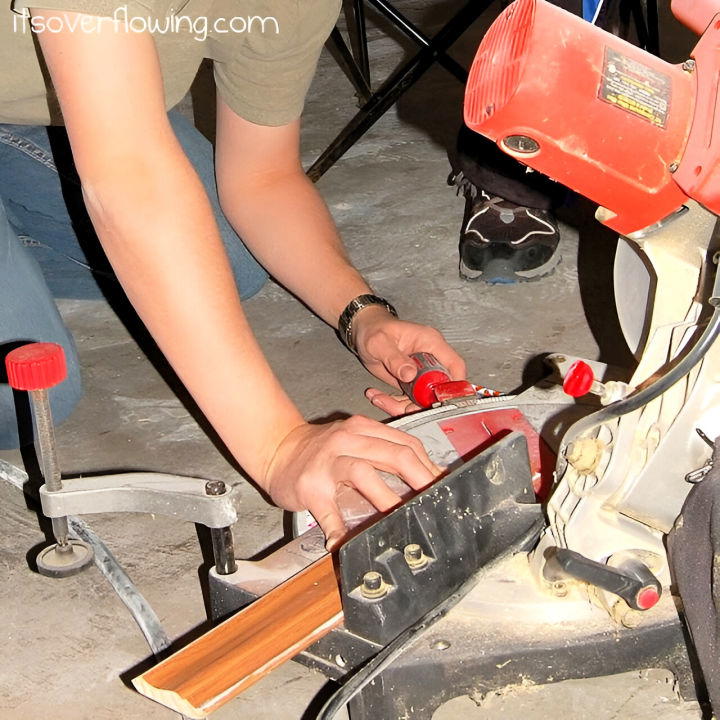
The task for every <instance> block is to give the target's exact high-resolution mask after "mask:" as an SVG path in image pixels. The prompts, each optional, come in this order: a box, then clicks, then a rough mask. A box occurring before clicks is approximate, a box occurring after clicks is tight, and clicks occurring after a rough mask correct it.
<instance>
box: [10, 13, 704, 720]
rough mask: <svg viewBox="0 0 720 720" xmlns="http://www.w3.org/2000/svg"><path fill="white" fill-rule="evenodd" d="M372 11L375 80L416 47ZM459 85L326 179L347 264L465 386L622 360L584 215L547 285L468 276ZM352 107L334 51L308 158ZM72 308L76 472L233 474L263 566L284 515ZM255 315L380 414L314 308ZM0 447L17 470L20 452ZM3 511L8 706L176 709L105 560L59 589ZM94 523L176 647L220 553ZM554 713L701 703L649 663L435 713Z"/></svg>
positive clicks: (323, 377)
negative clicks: (149, 687) (157, 692)
mask: <svg viewBox="0 0 720 720" xmlns="http://www.w3.org/2000/svg"><path fill="white" fill-rule="evenodd" d="M399 4H400V5H401V6H402V7H403V9H405V10H407V11H408V12H409V13H410V15H411V17H413V18H414V19H416V20H417V21H418V22H419V23H420V24H421V25H422V26H423V27H426V28H429V29H431V28H433V27H436V26H437V24H438V23H439V22H441V21H442V20H443V18H445V17H446V16H447V14H448V12H449V9H450V8H449V7H447V6H448V5H453V3H443V2H439V0H434V1H433V0H405V1H404V2H401V3H399ZM370 20H371V22H372V27H371V31H370V41H371V42H370V53H371V57H372V61H373V71H374V74H375V80H376V81H377V80H378V79H380V78H382V77H384V75H385V73H386V72H387V71H388V70H389V69H390V68H392V67H394V66H395V65H396V63H397V62H398V61H399V60H400V59H401V58H402V56H403V54H404V53H405V52H407V51H408V50H409V48H408V46H407V45H406V44H405V43H404V42H400V43H398V42H396V40H397V38H396V37H394V38H388V37H387V36H386V35H385V33H384V29H385V28H384V26H383V24H382V22H381V21H379V20H378V19H377V18H375V17H374V16H372V15H371V16H370ZM480 24H482V23H480ZM479 33H480V27H476V28H473V29H472V30H471V31H470V32H469V33H468V34H467V36H466V37H465V38H464V39H463V41H462V42H461V43H460V45H459V47H458V48H457V49H456V50H455V54H456V55H457V56H458V57H459V58H460V59H462V60H463V61H467V60H468V59H469V57H471V54H472V50H473V48H474V47H475V46H476V44H477V42H478V38H479ZM681 37H682V36H680V35H678V36H674V42H677V43H680V44H682V41H681V40H680V39H679V38H681ZM210 96H211V94H210V90H209V88H208V76H207V72H204V74H203V75H202V76H201V78H200V80H199V82H198V83H197V85H196V88H195V92H194V99H195V108H196V111H199V112H198V113H197V114H198V118H199V125H200V126H201V127H209V126H210V125H211V123H210V119H209V114H208V113H207V112H206V111H205V110H204V109H203V105H202V103H203V98H208V97H210ZM461 96H462V88H461V86H460V85H459V84H458V83H457V82H456V81H455V80H453V79H452V78H450V76H448V75H447V74H445V73H444V71H442V70H439V69H434V70H432V71H431V72H430V73H429V74H428V75H427V76H426V77H425V78H423V80H422V81H421V82H420V83H419V84H418V85H417V86H416V87H415V88H413V89H412V90H411V91H410V92H409V93H408V94H407V95H406V96H405V97H404V98H403V99H402V100H401V101H400V103H399V104H398V106H397V107H394V108H392V109H391V110H390V111H389V112H388V113H387V115H386V116H385V117H384V118H383V119H382V120H381V121H380V122H379V123H378V124H377V126H376V127H375V128H374V129H373V130H372V131H371V132H370V133H368V135H367V136H366V137H365V138H364V139H363V141H362V142H360V143H358V144H357V145H356V146H355V147H354V148H353V149H351V150H350V151H349V152H348V153H347V155H346V156H345V158H344V159H343V160H342V161H341V162H340V163H338V165H337V166H336V167H335V168H333V169H332V170H331V171H330V172H329V173H328V174H327V175H326V176H325V177H324V178H323V179H322V180H321V181H320V183H319V188H320V190H321V192H322V193H323V195H324V197H325V199H326V201H327V203H328V205H329V206H330V208H331V210H332V213H333V215H334V216H335V218H336V221H337V223H338V225H339V227H340V229H341V231H342V234H343V237H344V238H345V241H346V243H347V245H348V247H349V250H350V253H351V255H352V258H353V260H354V261H355V263H356V264H357V266H358V267H359V268H361V269H362V271H363V272H364V273H365V275H366V277H367V278H368V280H369V281H370V283H371V284H372V285H373V286H374V287H375V288H376V289H377V290H378V292H380V293H381V294H383V295H385V296H386V297H388V298H391V299H392V300H393V301H394V302H395V304H396V305H397V307H398V309H399V311H400V313H401V315H402V316H403V317H405V318H408V319H412V320H417V321H422V322H427V323H430V324H434V325H435V326H437V327H438V328H439V329H440V330H441V331H442V332H443V333H445V335H446V337H447V338H448V339H449V340H450V341H451V342H452V343H453V344H454V345H455V346H456V348H457V349H458V350H459V351H460V352H461V353H462V354H463V355H464V356H465V358H466V359H467V362H468V368H469V372H470V378H472V379H474V380H476V381H478V382H482V383H485V384H487V385H490V386H495V387H498V388H501V389H508V390H509V389H512V388H514V387H517V386H518V385H520V384H521V383H522V382H528V381H530V380H532V379H533V378H534V377H537V373H538V370H537V362H536V361H535V358H537V356H538V355H540V354H542V353H545V352H550V351H560V350H562V351H567V352H571V353H572V354H574V355H581V356H587V357H590V358H598V359H602V360H605V361H609V362H613V363H624V362H627V361H628V356H627V352H626V350H625V349H624V347H623V345H622V341H620V340H619V339H618V334H617V329H616V326H615V321H614V316H613V311H612V296H611V290H610V289H609V288H610V286H609V279H610V268H611V262H612V255H613V249H614V242H613V239H612V235H610V234H608V233H603V232H601V231H599V230H598V228H596V227H594V226H593V224H592V221H590V220H588V221H587V222H586V223H583V224H581V228H580V239H578V233H577V231H574V230H570V229H569V228H564V235H563V245H564V249H563V262H562V264H561V265H560V266H559V267H558V269H557V271H556V272H555V273H554V275H552V276H551V277H548V278H546V279H544V280H542V281H540V282H536V283H532V284H527V285H517V286H497V287H487V286H484V285H481V284H472V283H466V282H463V281H461V280H460V279H459V278H458V275H457V237H458V230H459V224H460V219H461V215H462V205H463V204H462V201H461V200H459V199H457V198H456V197H455V195H454V193H453V192H452V190H451V189H450V188H448V187H446V185H445V178H446V176H447V173H448V164H447V160H446V155H445V148H446V147H447V146H448V145H449V143H451V142H452V140H453V136H454V133H455V130H456V128H457V126H458V123H459V119H460V102H461ZM353 103H354V97H353V93H352V89H351V87H350V84H349V83H348V82H347V81H346V79H345V78H344V76H343V75H342V74H341V73H340V72H339V71H338V69H337V66H336V64H335V62H334V61H333V60H332V58H331V57H330V56H329V55H328V54H327V53H324V54H323V57H322V59H321V63H320V68H319V71H318V75H317V77H316V79H315V82H314V85H313V87H312V90H311V92H310V97H309V100H308V105H307V111H306V116H305V130H304V133H303V157H304V159H305V161H306V162H307V163H309V162H310V161H312V159H314V158H315V157H316V156H317V154H318V153H319V152H320V151H321V150H322V148H323V147H324V146H325V145H326V144H327V143H328V142H329V140H330V139H331V138H332V137H333V136H334V134H335V132H337V131H338V130H339V129H340V128H341V127H342V126H343V124H344V123H345V122H346V121H347V120H348V119H349V117H350V115H351V113H352V112H353V108H354V105H353ZM186 106H187V103H186ZM580 209H582V208H580ZM578 210H579V209H578V208H575V211H576V212H575V214H576V215H577V214H578V212H577V211H578ZM60 305H61V310H62V313H63V315H64V317H65V319H66V321H67V323H68V325H69V327H70V328H71V329H72V330H73V332H74V334H75V337H76V340H77V343H78V346H79V350H80V357H81V361H82V364H83V369H84V379H85V384H86V394H85V397H84V399H83V400H82V403H81V405H80V406H79V408H78V409H77V411H76V412H75V414H74V415H73V416H72V418H70V420H68V421H67V422H66V423H64V424H63V425H62V426H61V427H60V428H58V445H59V449H60V456H61V462H62V467H63V470H64V472H65V473H66V474H68V475H72V474H78V473H97V472H101V471H110V470H112V471H120V470H127V469H146V470H156V471H162V472H176V473H180V474H185V475H198V476H201V477H204V478H208V479H211V478H218V479H223V480H225V481H227V482H230V483H233V484H237V485H238V486H239V497H240V501H239V502H240V512H241V518H242V519H241V521H240V522H239V523H238V525H237V528H236V533H235V537H236V548H237V554H238V556H239V557H243V558H249V557H252V556H253V555H255V554H257V553H259V552H261V551H262V550H263V549H264V548H266V547H268V546H269V545H271V544H272V543H274V542H276V541H278V540H280V539H281V538H282V534H283V531H282V513H281V512H280V511H279V510H278V509H276V508H273V507H270V506H268V505H267V504H266V503H265V502H264V501H263V499H262V498H261V497H260V496H259V495H258V494H257V492H255V490H254V489H253V488H252V487H251V486H250V485H249V484H248V483H247V482H246V481H244V480H243V478H242V477H241V476H240V475H239V474H238V473H237V471H236V469H235V468H234V467H233V466H232V464H231V463H229V462H228V460H227V458H226V456H225V455H224V454H223V452H222V451H221V450H220V449H219V448H218V447H217V446H216V444H215V443H214V442H213V440H212V438H211V437H209V436H208V434H206V431H205V430H204V429H203V424H202V422H200V423H199V422H198V419H197V418H198V414H197V412H196V411H195V409H194V408H193V407H192V404H191V403H189V402H188V401H187V398H186V396H184V395H183V394H182V393H181V392H180V393H178V392H176V390H177V388H176V385H175V384H174V383H173V382H172V381H170V382H168V381H167V380H166V378H167V372H166V370H165V368H163V366H162V364H161V363H160V362H158V359H157V355H156V353H154V352H153V350H152V347H151V345H150V344H149V343H148V342H147V339H146V338H143V337H142V335H141V334H138V333H137V332H135V331H129V330H128V329H127V327H126V325H124V324H123V323H122V322H121V321H120V320H119V319H118V317H117V315H116V314H115V312H114V311H113V310H112V309H111V308H110V307H109V306H108V305H106V304H104V303H101V302H79V301H73V302H69V301H64V302H62V303H61V304H60ZM246 310H247V313H248V315H249V317H250V319H251V321H252V322H253V326H254V328H255V329H256V332H257V335H258V337H259V339H260V342H261V343H262V345H263V347H264V348H265V350H266V352H267V355H268V357H269V358H270V361H271V362H272V364H273V366H274V367H275V369H276V371H277V373H278V375H279V376H280V378H281V379H282V381H283V382H284V384H285V386H286V387H287V388H288V390H289V392H290V394H291V395H292V397H293V398H294V399H295V400H296V402H297V403H298V405H299V406H300V408H301V409H302V411H303V412H304V413H305V414H306V416H307V417H309V418H319V417H323V416H327V415H332V414H333V413H336V412H350V413H353V412H363V413H367V414H369V415H372V416H374V417H379V416H380V415H379V413H378V412H377V411H376V410H374V409H373V408H372V407H371V406H369V405H368V404H367V403H366V401H365V399H364V397H363V395H362V392H363V390H364V388H365V387H367V386H368V385H370V384H372V382H373V380H372V378H371V377H370V376H369V375H368V373H367V372H366V371H365V370H364V369H363V368H362V367H361V366H360V365H359V364H358V363H357V362H356V361H355V359H354V358H353V357H352V356H351V355H350V354H349V353H348V352H346V351H345V350H344V349H343V347H342V346H341V345H340V344H339V342H338V341H337V340H336V338H335V335H334V333H333V332H332V331H331V330H330V329H328V328H327V327H326V326H325V325H324V324H323V323H322V322H320V321H319V320H317V319H316V318H314V317H313V316H311V315H310V314H309V313H308V312H307V310H306V309H305V308H304V307H303V306H302V305H301V304H300V303H298V302H297V301H296V300H294V299H293V298H291V297H289V296H288V295H287V294H286V293H285V292H284V291H283V290H282V289H280V288H278V287H277V286H275V285H273V284H269V285H268V286H267V287H266V288H265V289H264V290H263V291H262V292H261V293H260V295H259V296H257V297H256V298H254V299H252V300H251V301H249V302H248V303H247V304H246ZM130 326H132V323H130ZM174 387H175V390H173V388H174ZM2 457H3V458H4V459H6V460H9V461H11V462H14V463H16V464H21V463H22V460H21V458H20V456H19V454H18V453H4V454H3V455H2ZM0 503H1V505H2V508H3V512H2V517H3V521H4V522H3V524H4V532H3V533H2V539H0V568H2V583H1V584H0V608H1V609H2V618H3V623H2V628H1V629H0V667H2V668H3V669H4V672H3V673H2V675H1V676H0V717H1V718H3V720H20V719H21V718H22V719H23V720H27V719H29V718H31V719H33V720H34V719H35V718H43V717H47V716H49V715H52V716H53V717H54V718H55V719H56V720H70V719H72V720H86V719H87V720H104V719H105V718H108V719H109V718H113V719H115V718H123V720H140V719H142V720H153V719H155V718H157V719H158V720H160V719H162V718H169V717H172V714H171V713H170V712H169V711H167V710H165V709H164V708H162V707H161V706H159V705H156V704H155V703H152V702H151V701H149V700H146V699H144V698H142V697H140V696H139V695H137V694H136V693H135V692H134V691H133V690H131V689H129V687H128V682H129V678H130V677H132V676H133V675H134V674H136V669H137V668H138V667H139V666H140V665H141V664H142V663H143V662H144V661H145V660H146V659H147V658H148V656H149V651H148V648H147V645H146V644H145V642H144V640H143V638H142V636H141V634H140V632H139V631H138V629H137V627H136V626H135V625H134V624H133V622H132V620H131V618H130V616H129V615H128V613H127V611H126V610H125V608H124V607H123V605H122V604H121V603H120V602H119V600H118V599H117V597H116V596H115V595H114V593H113V592H112V590H111V589H110V587H109V586H108V585H107V583H106V582H105V581H104V579H103V578H102V577H101V575H100V574H99V572H98V571H97V570H96V569H95V568H91V569H90V570H88V571H87V572H85V573H84V574H82V575H80V576H77V577H74V578H70V579H67V580H62V581H57V580H49V579H46V578H43V577H41V576H39V575H37V574H36V573H34V572H31V570H30V569H29V567H28V560H27V557H32V554H33V553H32V548H37V547H38V546H39V545H41V544H42V543H44V541H45V538H44V534H43V532H42V531H41V529H40V527H39V525H38V519H37V516H36V512H35V509H34V508H33V507H31V508H28V507H27V503H26V501H25V499H24V497H23V496H22V494H21V493H20V492H19V491H18V490H16V489H15V488H14V487H12V486H10V485H8V484H4V483H0ZM88 520H89V524H90V525H91V526H92V527H93V528H94V530H95V531H96V532H97V533H98V534H99V535H100V536H101V537H102V538H103V539H104V540H105V542H106V543H107V544H108V545H109V546H110V548H111V549H112V550H113V552H114V553H115V554H116V556H117V557H118V559H119V560H120V561H121V562H122V563H123V565H124V567H125V568H126V569H127V570H128V572H129V574H130V575H131V576H132V578H133V579H134V581H135V582H136V584H137V585H138V587H139V589H140V590H141V591H142V592H143V593H144V594H145V596H146V597H147V599H148V600H149V602H150V603H151V604H152V606H153V607H154V608H155V610H156V612H157V613H158V615H159V617H160V619H161V621H162V622H163V624H164V626H165V628H166V630H167V632H168V633H169V635H170V636H171V637H173V638H181V637H182V636H184V635H185V634H187V633H189V632H190V631H191V630H193V629H196V628H198V627H202V626H203V625H204V624H205V622H206V612H205V606H204V601H203V593H202V590H201V584H200V582H199V578H200V577H202V576H203V574H204V572H205V571H206V569H207V564H206V561H207V558H206V557H205V556H204V555H203V552H202V550H201V546H200V544H199V542H198V537H197V533H196V531H195V528H194V526H193V525H191V524H189V523H185V524H184V523H177V522H172V521H170V520H168V519H165V518H163V517H160V516H144V515H115V516H94V517H90V518H89V519H88ZM323 685H324V678H323V677H322V676H320V675H319V674H316V673H314V672H312V671H309V670H307V669H305V668H303V667H301V666H298V665H295V664H293V663H289V664H288V665H286V666H284V667H283V668H281V669H279V670H278V671H276V672H274V673H273V674H272V675H270V676H269V677H267V678H265V679H264V680H263V681H262V682H260V683H259V684H258V685H256V686H255V687H254V688H252V689H251V690H250V691H248V692H247V693H246V694H244V695H243V696H242V697H240V698H239V699H237V700H235V701H233V702H232V703H230V705H229V706H227V707H225V708H223V709H222V710H220V711H219V712H218V713H216V715H215V716H214V717H216V718H218V720H222V719H224V718H227V719H229V718H235V717H246V718H253V720H265V719H268V720H269V719H270V718H273V720H296V719H299V718H310V717H313V715H312V714H311V712H310V711H309V710H308V708H310V707H312V704H313V698H314V697H315V696H316V694H317V693H318V692H319V691H320V689H321V688H322V686H323ZM559 713H562V716H563V717H564V718H565V719H566V720H579V718H585V717H586V716H587V715H588V714H590V713H592V714H593V716H594V717H595V718H596V720H610V719H611V718H623V719H627V720H644V719H645V718H648V719H649V718H654V720H670V718H673V719H677V718H688V719H690V718H698V717H700V713H699V709H698V707H697V705H695V704H692V703H682V702H681V701H679V700H678V699H677V697H676V695H675V694H674V692H673V690H672V684H671V683H670V682H669V679H668V677H667V675H666V674H664V673H660V672H658V671H653V672H649V673H641V674H638V673H634V674H631V675H624V676H618V677H614V678H602V679H596V680H586V681H574V682H571V683H562V684H559V685H556V686H552V687H550V686H549V687H546V688H529V689H523V690H519V691H516V692H513V693H506V694H502V695H493V696H491V697H487V698H484V699H480V698H474V699H471V698H457V699H455V700H453V701H451V702H450V703H448V704H447V705H446V706H444V707H443V708H442V709H441V710H440V711H439V712H438V713H437V714H436V718H438V720H439V719H441V718H442V719H443V720H447V719H449V718H456V717H459V716H464V717H466V718H468V719H469V718H476V717H477V718H485V719H487V720H495V719H496V718H514V717H520V716H524V717H526V718H529V719H532V720H538V719H539V718H545V717H553V716H556V715H558V714H559ZM387 720H391V719H387Z"/></svg>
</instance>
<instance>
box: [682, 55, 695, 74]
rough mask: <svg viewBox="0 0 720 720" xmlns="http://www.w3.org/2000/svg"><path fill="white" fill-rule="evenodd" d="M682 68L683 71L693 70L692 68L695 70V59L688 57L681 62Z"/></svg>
mask: <svg viewBox="0 0 720 720" xmlns="http://www.w3.org/2000/svg"><path fill="white" fill-rule="evenodd" d="M682 69H683V70H684V71H685V72H693V70H695V61H694V60H693V59H692V58H689V59H688V60H686V61H685V62H684V63H683V64H682Z"/></svg>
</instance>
